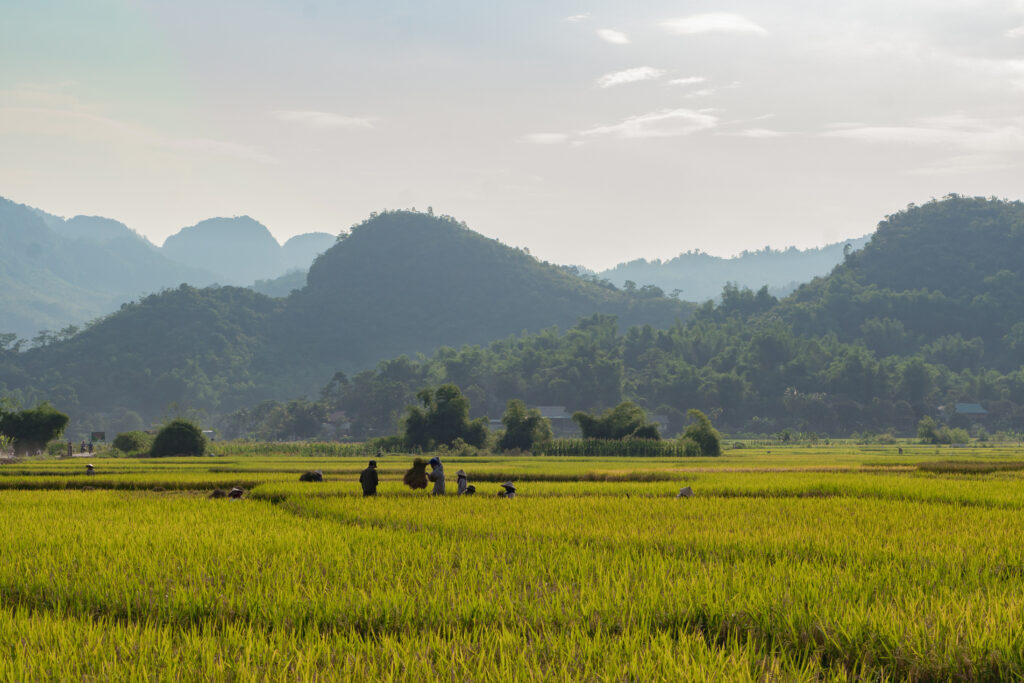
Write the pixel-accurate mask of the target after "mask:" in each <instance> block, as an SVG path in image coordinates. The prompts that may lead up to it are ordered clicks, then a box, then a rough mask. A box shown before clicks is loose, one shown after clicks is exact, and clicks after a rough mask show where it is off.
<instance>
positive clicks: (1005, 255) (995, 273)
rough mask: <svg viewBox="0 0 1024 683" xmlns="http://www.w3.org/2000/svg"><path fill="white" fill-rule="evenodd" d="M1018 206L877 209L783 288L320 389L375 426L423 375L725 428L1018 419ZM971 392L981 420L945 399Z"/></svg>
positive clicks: (444, 357) (1023, 423) (602, 323)
mask: <svg viewBox="0 0 1024 683" xmlns="http://www.w3.org/2000/svg"><path fill="white" fill-rule="evenodd" d="M1022 240H1024V204H1021V203H1020V202H1005V201H997V200H988V199H979V198H964V197H957V196H953V197H950V198H947V199H945V200H943V201H937V202H931V203H929V204H927V205H925V206H921V207H910V208H908V209H907V210H906V211H901V212H899V213H897V214H895V215H892V216H889V217H887V218H886V220H885V221H883V222H882V223H881V224H880V225H879V228H878V232H877V233H876V234H875V236H874V237H873V238H872V240H871V242H870V243H869V244H868V245H867V246H866V247H865V248H864V250H863V251H862V252H859V253H855V254H851V255H850V257H849V258H848V259H847V260H846V262H845V263H843V264H841V265H840V266H838V267H837V268H836V269H835V270H834V272H833V273H832V274H831V275H829V276H827V277H823V278H819V279H817V280H815V281H813V282H812V283H809V284H807V285H805V286H804V287H802V288H800V289H799V290H798V291H797V292H795V293H794V294H793V295H792V296H790V297H788V298H787V299H784V300H782V301H778V300H777V299H775V298H774V297H772V296H771V295H770V294H769V293H768V292H767V290H766V289H762V290H760V291H759V292H756V293H755V292H752V291H750V290H742V289H737V288H735V287H727V288H726V289H725V291H724V292H723V296H722V300H721V303H719V304H717V305H716V304H713V303H711V302H708V303H707V304H704V305H703V306H701V307H700V308H699V309H698V310H697V311H696V313H695V314H694V316H693V317H692V319H691V320H690V321H689V322H688V323H687V324H685V325H683V324H680V325H675V326H673V327H671V328H669V329H665V330H657V329H654V328H652V327H634V328H632V329H630V330H629V331H628V332H626V333H625V334H616V333H615V325H614V324H613V323H611V324H610V323H609V321H607V320H605V319H601V318H595V319H593V320H590V321H587V322H586V323H585V324H582V325H580V326H578V327H576V328H574V329H572V330H570V331H569V333H568V334H565V335H558V334H557V333H555V332H546V333H543V334H540V335H536V336H530V337H523V338H516V339H507V340H502V341H498V342H494V343H491V344H489V345H487V346H485V347H465V348H462V349H461V350H458V351H456V350H454V349H442V350H441V351H439V352H438V353H436V354H435V355H434V356H432V357H430V358H424V359H420V360H416V361H412V360H409V359H401V358H399V359H394V360H390V361H387V362H384V363H381V364H380V365H378V367H377V368H376V369H374V370H373V371H368V372H364V373H360V374H358V375H356V376H355V377H352V378H348V377H344V378H340V380H343V381H335V382H333V383H332V384H331V385H329V386H327V387H326V388H325V392H324V394H325V396H326V397H327V398H328V401H329V403H330V405H329V407H331V408H341V409H344V410H346V411H347V413H348V415H349V417H350V418H351V419H352V420H353V424H354V428H355V430H356V431H357V433H363V434H376V433H386V432H387V431H388V430H391V429H394V427H395V424H394V416H395V415H397V414H400V413H401V410H402V408H403V406H404V405H407V404H409V403H412V398H413V397H414V396H415V392H416V391H417V390H418V389H419V388H421V387H422V386H426V385H431V384H439V383H441V382H453V383H455V384H457V385H459V386H460V387H462V388H463V390H464V391H466V393H467V395H470V396H471V397H472V398H473V400H474V411H475V413H476V414H480V413H481V412H489V413H490V414H492V415H494V414H496V413H495V411H496V410H500V409H501V406H503V405H504V402H505V401H507V400H508V399H510V398H522V399H525V400H526V401H527V402H529V403H532V404H534V405H545V404H547V405H552V404H563V405H565V406H567V407H568V409H569V410H570V411H572V410H576V409H588V410H593V409H603V408H608V407H610V406H612V405H615V404H616V403H617V402H619V401H621V400H624V399H629V400H633V401H635V402H637V403H639V404H640V405H642V406H643V407H645V408H646V409H647V410H648V411H649V412H650V413H652V414H659V415H662V416H664V418H665V420H666V421H667V423H668V424H667V426H668V431H669V432H670V433H674V432H677V431H679V429H681V427H682V426H683V424H685V413H686V411H687V409H689V408H699V409H701V410H702V411H704V412H705V413H707V414H708V415H711V416H713V418H714V420H715V422H716V424H717V425H719V426H720V427H722V428H724V429H727V430H729V431H733V432H747V433H758V434H763V433H769V434H771V433H775V432H781V431H784V430H786V429H791V430H795V431H802V432H815V433H818V434H833V435H842V436H847V435H850V434H851V433H856V432H862V431H866V430H871V431H894V432H896V433H900V434H913V433H914V432H915V430H916V427H917V423H918V421H919V420H920V419H921V418H922V417H924V416H935V417H937V418H939V419H940V420H942V419H947V418H948V419H949V420H950V422H951V424H953V425H957V424H959V425H961V426H963V427H972V428H975V429H977V428H978V427H985V428H986V429H990V430H995V429H1002V430H1011V431H1014V432H1020V431H1024V367H1022V365H1021V363H1022V359H1024V356H1022V355H1021V352H1022V350H1024V323H1022V322H1021V321H1022V320H1024V288H1022V287H1020V286H1019V281H1020V278H1021V277H1022V273H1024V263H1022V262H1021V261H1020V259H1019V254H1021V253H1022V249H1021V247H1024V243H1022ZM961 402H962V403H980V404H981V405H982V406H983V408H984V409H985V410H986V411H987V414H986V415H985V416H984V417H981V418H967V417H965V416H961V415H957V414H956V404H957V403H961Z"/></svg>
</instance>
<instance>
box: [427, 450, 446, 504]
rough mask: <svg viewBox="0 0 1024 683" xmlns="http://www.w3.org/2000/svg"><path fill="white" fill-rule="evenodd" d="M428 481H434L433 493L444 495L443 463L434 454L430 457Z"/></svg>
mask: <svg viewBox="0 0 1024 683" xmlns="http://www.w3.org/2000/svg"><path fill="white" fill-rule="evenodd" d="M430 468H431V469H430V481H432V482H434V491H433V493H434V495H435V496H443V495H444V465H442V464H441V458H439V457H437V456H436V455H435V456H434V457H433V458H431V459H430Z"/></svg>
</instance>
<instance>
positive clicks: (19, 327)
mask: <svg viewBox="0 0 1024 683" xmlns="http://www.w3.org/2000/svg"><path fill="white" fill-rule="evenodd" d="M334 240H335V237H334V236H333V235H328V234H326V233H309V234H305V235H299V236H296V237H293V238H292V239H290V240H288V241H287V242H286V243H285V244H284V245H283V246H282V245H279V244H278V243H277V241H276V240H275V239H274V238H273V236H272V235H271V234H270V232H269V231H268V230H267V229H266V228H265V227H264V226H263V225H261V224H260V223H258V222H256V221H254V220H253V219H251V218H249V217H248V216H242V217H238V218H214V219H210V220H207V221H203V222H201V223H199V224H198V225H196V226H193V227H191V228H185V229H183V230H182V231H181V232H179V233H178V234H176V235H173V236H171V237H169V238H168V239H167V241H166V243H165V244H164V246H163V248H161V247H158V246H156V245H154V244H153V243H152V242H150V241H149V240H148V239H146V238H145V237H143V236H142V235H140V234H139V233H137V232H135V231H134V230H132V229H130V228H129V227H128V226H126V225H124V224H123V223H120V222H118V221H115V220H112V219H109V218H102V217H98V216H75V217H73V218H69V219H64V218H61V217H59V216H54V215H52V214H49V213H46V212H44V211H40V210H38V209H34V208H31V207H28V206H25V205H22V204H16V203H14V202H12V201H9V200H6V199H2V198H0V333H13V334H17V335H18V336H20V337H24V338H29V339H31V338H33V337H34V336H36V335H37V334H39V332H40V331H41V330H48V331H50V333H52V332H56V331H60V330H64V329H66V328H70V327H79V326H81V325H82V324H84V323H86V322H88V321H89V320H92V319H94V318H97V317H100V316H103V315H107V314H109V313H110V312H112V311H115V310H117V309H118V308H119V307H120V306H121V305H122V304H124V303H126V302H129V301H132V300H134V299H137V298H138V297H140V296H142V295H145V294H149V293H153V292H158V291H160V290H162V289H165V288H167V287H177V286H178V285H180V284H181V283H189V284H191V285H193V286H198V287H202V286H207V285H210V284H214V283H221V284H237V285H252V284H253V282H254V281H255V280H257V279H261V278H276V277H278V276H282V275H285V274H286V273H288V272H289V271H295V270H299V271H305V269H306V268H308V267H309V264H310V263H311V262H312V261H313V258H314V257H315V256H316V255H317V254H319V253H321V252H323V251H325V250H326V249H327V248H328V247H330V246H331V245H332V244H333V243H334ZM67 331H68V332H70V331H71V330H70V329H68V330H67ZM50 333H47V334H50ZM47 334H44V337H45V336H47Z"/></svg>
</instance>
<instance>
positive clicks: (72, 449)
mask: <svg viewBox="0 0 1024 683" xmlns="http://www.w3.org/2000/svg"><path fill="white" fill-rule="evenodd" d="M74 454H75V445H74V444H73V443H71V442H70V441H68V457H69V458H70V457H71V456H72V455H74Z"/></svg>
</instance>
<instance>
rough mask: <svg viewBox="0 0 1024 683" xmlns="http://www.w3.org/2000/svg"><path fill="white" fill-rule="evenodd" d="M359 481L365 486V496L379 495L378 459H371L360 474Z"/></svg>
mask: <svg viewBox="0 0 1024 683" xmlns="http://www.w3.org/2000/svg"><path fill="white" fill-rule="evenodd" d="M359 483H360V484H362V486H363V496H376V495H377V461H376V460H371V461H370V464H369V465H367V466H366V469H365V470H363V471H362V472H361V473H360V474H359Z"/></svg>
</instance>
